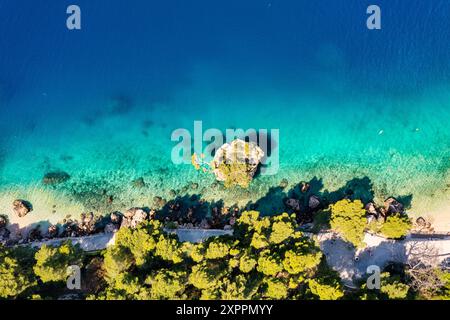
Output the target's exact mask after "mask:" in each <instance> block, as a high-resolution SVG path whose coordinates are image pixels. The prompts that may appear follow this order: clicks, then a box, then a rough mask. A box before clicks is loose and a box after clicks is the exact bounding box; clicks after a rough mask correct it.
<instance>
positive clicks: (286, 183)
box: [280, 179, 289, 189]
mask: <svg viewBox="0 0 450 320" xmlns="http://www.w3.org/2000/svg"><path fill="white" fill-rule="evenodd" d="M288 185H289V181H288V180H287V179H283V180H281V182H280V188H283V189H284V188H286V187H287V186H288Z"/></svg>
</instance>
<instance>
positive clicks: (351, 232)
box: [330, 199, 367, 247]
mask: <svg viewBox="0 0 450 320" xmlns="http://www.w3.org/2000/svg"><path fill="white" fill-rule="evenodd" d="M330 209H331V221H330V223H331V228H332V229H334V230H336V231H337V232H339V233H340V234H341V235H342V237H343V238H344V239H345V240H347V241H348V242H350V243H352V244H353V245H354V246H355V247H361V246H363V239H364V230H365V229H366V227H367V220H366V214H365V210H364V205H363V203H362V202H361V201H360V200H355V201H350V200H347V199H344V200H341V201H338V202H336V203H335V204H333V205H331V206H330Z"/></svg>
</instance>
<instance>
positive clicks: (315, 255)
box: [283, 246, 322, 274]
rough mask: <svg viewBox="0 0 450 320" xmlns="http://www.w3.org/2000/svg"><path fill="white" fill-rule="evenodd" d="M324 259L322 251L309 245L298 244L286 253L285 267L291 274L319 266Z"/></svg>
mask: <svg viewBox="0 0 450 320" xmlns="http://www.w3.org/2000/svg"><path fill="white" fill-rule="evenodd" d="M321 259H322V253H321V252H320V251H319V250H317V249H313V248H310V247H309V246H306V247H302V246H297V247H296V248H293V249H291V250H287V251H286V252H285V253H284V259H283V267H284V269H285V270H286V271H287V272H289V273H290V274H298V273H300V272H305V271H307V270H311V269H313V268H315V267H317V266H318V265H319V263H320V260H321Z"/></svg>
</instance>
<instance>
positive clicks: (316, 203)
mask: <svg viewBox="0 0 450 320" xmlns="http://www.w3.org/2000/svg"><path fill="white" fill-rule="evenodd" d="M308 207H309V209H311V210H315V209H317V208H319V207H320V199H319V197H318V196H314V195H312V196H310V197H309V200H308Z"/></svg>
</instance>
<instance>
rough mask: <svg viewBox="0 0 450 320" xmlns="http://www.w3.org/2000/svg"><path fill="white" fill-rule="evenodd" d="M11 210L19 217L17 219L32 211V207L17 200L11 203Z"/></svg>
mask: <svg viewBox="0 0 450 320" xmlns="http://www.w3.org/2000/svg"><path fill="white" fill-rule="evenodd" d="M13 210H14V213H15V214H17V215H18V216H19V218H22V217H25V216H26V215H27V214H28V213H30V212H31V211H33V206H32V204H31V203H30V202H28V201H26V200H21V199H17V200H14V202H13Z"/></svg>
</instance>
